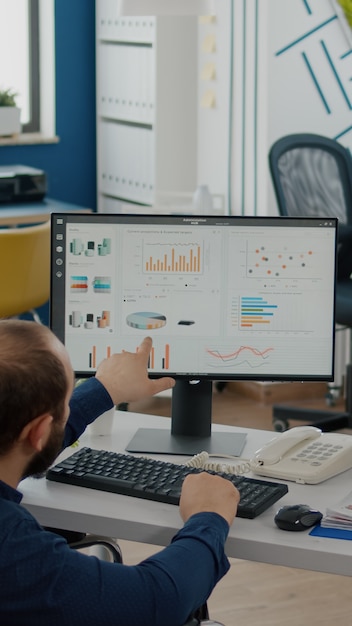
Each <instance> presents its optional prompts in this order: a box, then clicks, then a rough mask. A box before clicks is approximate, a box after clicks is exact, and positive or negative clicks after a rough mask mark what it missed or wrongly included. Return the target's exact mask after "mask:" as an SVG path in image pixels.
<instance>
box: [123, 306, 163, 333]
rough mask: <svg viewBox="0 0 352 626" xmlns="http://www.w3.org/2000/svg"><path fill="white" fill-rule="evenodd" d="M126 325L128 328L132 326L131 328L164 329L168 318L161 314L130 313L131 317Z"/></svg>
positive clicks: (147, 312) (127, 318) (128, 316)
mask: <svg viewBox="0 0 352 626" xmlns="http://www.w3.org/2000/svg"><path fill="white" fill-rule="evenodd" d="M126 323H127V325H128V326H131V328H140V329H142V330H155V329H156V328H162V326H165V324H166V317H165V315H162V314H161V313H150V312H149V311H141V312H139V313H130V315H127V317H126Z"/></svg>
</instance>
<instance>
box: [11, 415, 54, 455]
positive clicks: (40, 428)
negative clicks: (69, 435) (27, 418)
mask: <svg viewBox="0 0 352 626" xmlns="http://www.w3.org/2000/svg"><path fill="white" fill-rule="evenodd" d="M52 422H53V416H52V415H50V413H45V414H44V415H39V416H38V417H35V418H34V420H32V421H31V422H29V424H27V425H26V426H25V427H24V428H23V430H22V432H21V434H20V437H19V441H20V442H23V443H25V442H27V443H28V444H30V446H31V447H32V448H33V449H34V450H36V451H37V452H40V451H41V450H42V448H43V446H44V445H45V443H46V441H47V440H48V437H49V435H50V431H51V424H52Z"/></svg>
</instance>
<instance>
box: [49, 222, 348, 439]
mask: <svg viewBox="0 0 352 626" xmlns="http://www.w3.org/2000/svg"><path fill="white" fill-rule="evenodd" d="M336 238H337V220H336V219H334V218H329V219H326V218H325V219H320V218H300V217H298V218H291V217H239V216H181V215H123V214H105V213H84V214H82V213H80V214H78V213H77V214H75V213H72V214H68V213H60V214H59V213H55V214H53V215H52V272H51V279H52V280H51V299H50V303H51V328H52V330H53V331H54V333H55V334H56V335H57V336H58V337H59V339H61V341H62V342H63V343H64V344H65V346H66V348H67V350H68V352H69V354H70V357H71V361H72V365H73V368H74V370H75V372H76V374H77V376H91V375H93V374H94V372H95V371H96V368H97V366H98V364H99V362H100V361H101V360H102V359H104V358H105V357H107V356H109V355H110V354H111V353H112V352H120V351H121V350H129V351H132V352H133V351H135V350H136V349H137V347H138V345H139V343H140V341H141V340H142V338H143V337H145V336H146V335H149V336H151V337H152V339H153V348H152V352H151V355H150V360H149V373H150V375H151V376H153V377H159V376H163V375H168V376H173V377H175V378H176V380H177V384H176V387H175V389H174V390H173V415H172V420H173V422H174V421H175V420H176V418H175V416H174V411H175V412H176V411H177V412H178V413H182V414H183V415H185V416H186V417H183V418H182V417H180V419H181V421H183V422H184V423H183V425H182V426H180V429H179V434H180V436H181V437H182V436H187V435H190V436H191V437H193V436H196V435H197V434H202V432H203V434H204V433H205V436H208V435H209V434H210V433H209V428H210V423H211V416H209V415H208V414H209V411H210V412H211V408H210V409H209V407H208V405H209V397H210V401H211V385H212V382H213V381H216V380H221V381H228V380H257V381H274V380H281V381H284V380H288V381H322V380H325V381H332V380H333V377H334V371H333V366H334V301H335V298H334V295H335V271H336ZM203 399H204V403H203ZM196 414H199V420H198V421H199V423H198V424H197V415H196ZM207 416H208V417H207ZM208 418H209V419H208ZM194 422H195V423H196V424H197V425H196V426H195V427H194V428H193V426H192V423H194ZM204 424H205V430H204V431H203V426H204ZM173 429H174V430H176V431H177V430H178V427H176V425H174V423H173ZM188 431H190V432H188ZM176 434H177V433H176Z"/></svg>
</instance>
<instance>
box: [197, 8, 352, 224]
mask: <svg viewBox="0 0 352 626" xmlns="http://www.w3.org/2000/svg"><path fill="white" fill-rule="evenodd" d="M216 6H217V20H216V23H215V24H208V25H200V46H201V44H202V37H203V38H204V32H202V29H203V31H204V29H208V30H212V32H213V33H214V34H215V38H216V43H217V48H216V50H215V51H214V52H213V53H212V55H211V54H208V57H211V56H212V58H213V59H214V61H215V62H216V66H217V75H216V79H215V80H213V81H212V84H213V87H214V91H215V93H216V105H215V107H214V108H208V109H206V110H203V108H202V107H201V93H202V89H204V81H202V80H201V76H200V74H199V118H198V119H199V123H198V136H199V143H198V181H199V182H200V183H204V182H208V183H209V186H210V189H211V191H213V192H216V193H225V194H227V192H228V191H229V192H230V195H229V196H228V200H229V202H228V207H229V210H230V212H231V213H233V214H242V213H243V214H258V215H266V214H269V215H270V214H272V215H275V214H276V213H277V208H276V201H275V199H274V194H273V190H272V186H271V181H270V178H269V170H268V160H267V157H268V151H269V148H270V146H271V145H272V143H273V142H274V141H275V139H277V138H278V137H280V136H282V135H286V134H289V133H294V132H313V133H317V134H321V135H326V136H328V137H332V138H335V139H337V140H338V141H340V142H341V143H342V144H343V145H345V146H346V147H349V148H350V149H351V150H352V81H351V77H352V47H351V46H352V38H349V37H348V36H346V29H345V27H344V24H343V25H342V24H341V22H340V21H339V18H338V16H337V13H336V5H335V3H334V2H333V1H332V0H260V1H259V0H217V2H216ZM231 10H232V11H233V22H232V21H230V17H231ZM231 23H233V29H231ZM232 48H233V56H230V52H231V50H232ZM231 61H232V64H233V68H232V70H233V71H232V74H231ZM202 62H204V53H202V52H201V51H200V65H201V64H202ZM231 76H232V79H233V103H232V106H231V108H230V110H229V108H228V107H229V98H230V95H231V93H230V87H231V80H230V78H231ZM231 113H232V116H231ZM231 117H232V133H231V132H230V131H231V125H229V121H230V122H231ZM231 141H232V145H231ZM229 147H230V148H231V151H230V158H229Z"/></svg>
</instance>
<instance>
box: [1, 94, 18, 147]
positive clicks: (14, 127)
mask: <svg viewBox="0 0 352 626" xmlns="http://www.w3.org/2000/svg"><path fill="white" fill-rule="evenodd" d="M16 96H17V93H16V92H14V91H13V90H12V89H0V137H11V136H13V135H18V134H19V133H20V132H21V109H20V108H19V107H18V106H17V105H16Z"/></svg>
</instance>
